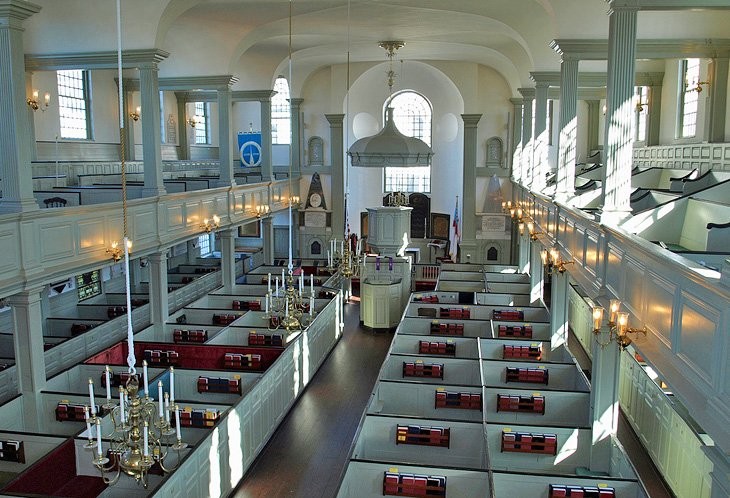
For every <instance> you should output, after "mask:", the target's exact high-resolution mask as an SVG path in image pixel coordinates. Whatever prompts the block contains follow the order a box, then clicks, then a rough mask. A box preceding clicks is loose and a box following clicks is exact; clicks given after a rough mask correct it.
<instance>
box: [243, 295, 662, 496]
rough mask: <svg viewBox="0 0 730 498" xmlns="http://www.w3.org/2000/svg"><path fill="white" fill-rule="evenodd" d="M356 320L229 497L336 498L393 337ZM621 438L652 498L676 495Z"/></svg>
mask: <svg viewBox="0 0 730 498" xmlns="http://www.w3.org/2000/svg"><path fill="white" fill-rule="evenodd" d="M358 314H359V303H351V304H348V305H347V306H346V309H345V332H344V335H343V337H342V339H341V340H340V342H339V344H337V345H336V346H335V349H334V350H333V351H332V354H331V355H330V356H329V357H328V358H327V360H326V361H325V363H324V364H323V365H322V367H321V368H320V370H319V372H317V374H316V375H315V377H314V378H313V379H312V381H311V382H310V384H309V386H308V387H307V389H306V390H305V391H304V393H303V394H302V397H301V398H300V399H299V401H298V402H297V404H296V405H294V407H292V409H291V412H290V413H289V415H288V416H287V417H286V418H285V419H284V421H283V422H282V424H281V426H280V427H279V429H278V430H277V431H276V433H275V434H274V436H273V437H272V439H271V441H269V444H268V445H267V446H266V447H265V448H264V450H263V451H262V452H261V454H260V455H259V457H258V458H257V459H256V461H255V462H254V464H253V465H252V467H251V469H250V470H249V472H248V473H247V474H246V475H245V476H244V479H243V481H242V483H241V484H240V485H239V486H238V488H236V490H235V491H234V492H233V494H232V496H234V497H237V498H276V497H280V496H298V497H306V498H318V497H326V498H331V497H334V496H335V495H336V493H337V487H338V485H339V481H340V477H341V475H342V472H343V471H344V469H345V467H346V465H347V457H348V453H349V450H350V445H351V444H352V440H353V437H354V436H355V432H356V431H357V427H358V425H359V423H360V419H361V417H362V413H363V411H364V409H365V405H366V403H367V401H368V399H369V397H370V394H371V392H372V389H373V386H374V384H375V380H376V378H377V375H378V371H379V370H380V366H381V365H382V363H383V360H384V359H385V354H386V353H387V351H388V348H389V347H390V342H391V339H392V338H393V335H392V334H387V333H385V334H375V333H373V332H370V331H368V330H366V329H364V328H361V327H360V326H359V317H358ZM571 347H572V348H573V349H575V347H576V344H574V343H571ZM580 353H582V350H581V351H580V352H579V353H578V355H580ZM619 439H620V441H621V443H622V444H623V445H624V448H625V449H626V451H627V453H628V454H629V457H630V458H631V460H632V461H633V462H634V464H635V466H636V467H637V470H638V471H639V474H640V476H641V477H642V479H643V480H644V483H645V485H646V487H647V490H648V492H649V495H650V497H651V498H671V497H672V496H673V495H672V493H671V492H670V491H669V490H668V488H667V486H666V484H665V483H664V481H663V480H662V478H661V476H660V475H659V474H658V472H657V470H656V468H655V467H654V465H653V464H652V462H651V460H650V458H649V456H648V455H647V454H646V452H645V451H644V450H643V447H642V446H641V444H640V443H639V441H638V439H637V438H636V436H635V435H634V433H633V431H632V430H631V428H630V427H629V426H628V423H627V422H626V420H625V419H623V417H622V421H621V425H620V427H619ZM497 498H503V497H497ZM504 498H508V497H504Z"/></svg>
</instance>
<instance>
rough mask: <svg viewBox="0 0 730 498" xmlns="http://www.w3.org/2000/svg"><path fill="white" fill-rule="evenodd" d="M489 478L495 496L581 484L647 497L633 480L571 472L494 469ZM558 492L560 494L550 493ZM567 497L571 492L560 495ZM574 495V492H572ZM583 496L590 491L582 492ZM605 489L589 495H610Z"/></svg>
mask: <svg viewBox="0 0 730 498" xmlns="http://www.w3.org/2000/svg"><path fill="white" fill-rule="evenodd" d="M492 481H493V485H494V496H546V497H548V498H552V497H551V495H550V485H551V484H552V485H554V486H556V487H558V486H580V487H583V488H584V489H595V488H598V490H607V489H613V490H614V494H613V496H615V497H620V498H647V497H648V495H647V494H645V493H644V491H643V489H642V487H641V485H640V484H639V483H637V482H636V481H635V480H631V479H620V478H612V477H601V478H595V477H592V478H581V477H572V476H549V475H537V474H529V475H526V474H517V473H513V472H510V473H502V472H493V473H492ZM552 496H560V494H556V495H552ZM563 496H566V497H567V498H569V496H570V495H567V494H566V495H563ZM573 496H575V495H573ZM584 496H585V497H586V498H588V497H589V495H584ZM613 496H612V495H611V494H610V493H608V492H604V494H603V495H594V496H593V497H591V498H613Z"/></svg>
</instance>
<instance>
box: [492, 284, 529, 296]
mask: <svg viewBox="0 0 730 498" xmlns="http://www.w3.org/2000/svg"><path fill="white" fill-rule="evenodd" d="M487 293H488V294H529V293H530V284H529V283H527V284H523V283H521V282H487Z"/></svg>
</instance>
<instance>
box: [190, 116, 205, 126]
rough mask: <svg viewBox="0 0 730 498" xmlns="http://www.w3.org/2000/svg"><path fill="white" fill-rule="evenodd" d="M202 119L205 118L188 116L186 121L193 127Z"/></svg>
mask: <svg viewBox="0 0 730 498" xmlns="http://www.w3.org/2000/svg"><path fill="white" fill-rule="evenodd" d="M202 120H203V119H202V118H201V117H200V116H193V117H192V118H188V119H187V121H186V122H187V123H188V124H189V125H190V127H191V128H195V126H196V125H197V124H198V123H200V122H201V121H202Z"/></svg>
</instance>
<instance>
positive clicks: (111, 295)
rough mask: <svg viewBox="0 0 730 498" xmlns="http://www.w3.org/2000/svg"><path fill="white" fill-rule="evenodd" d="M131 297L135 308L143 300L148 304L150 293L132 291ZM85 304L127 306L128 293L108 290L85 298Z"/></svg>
mask: <svg viewBox="0 0 730 498" xmlns="http://www.w3.org/2000/svg"><path fill="white" fill-rule="evenodd" d="M130 299H131V301H132V307H133V308H134V307H137V306H141V305H142V303H141V302H144V304H146V303H147V302H148V301H149V299H150V296H149V294H148V293H139V292H132V294H130ZM135 303H136V304H135ZM83 304H105V305H113V306H119V305H122V306H125V305H126V304H127V295H126V294H125V293H123V292H106V293H104V294H101V295H99V296H94V297H92V298H91V299H87V300H85V301H84V302H83Z"/></svg>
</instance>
